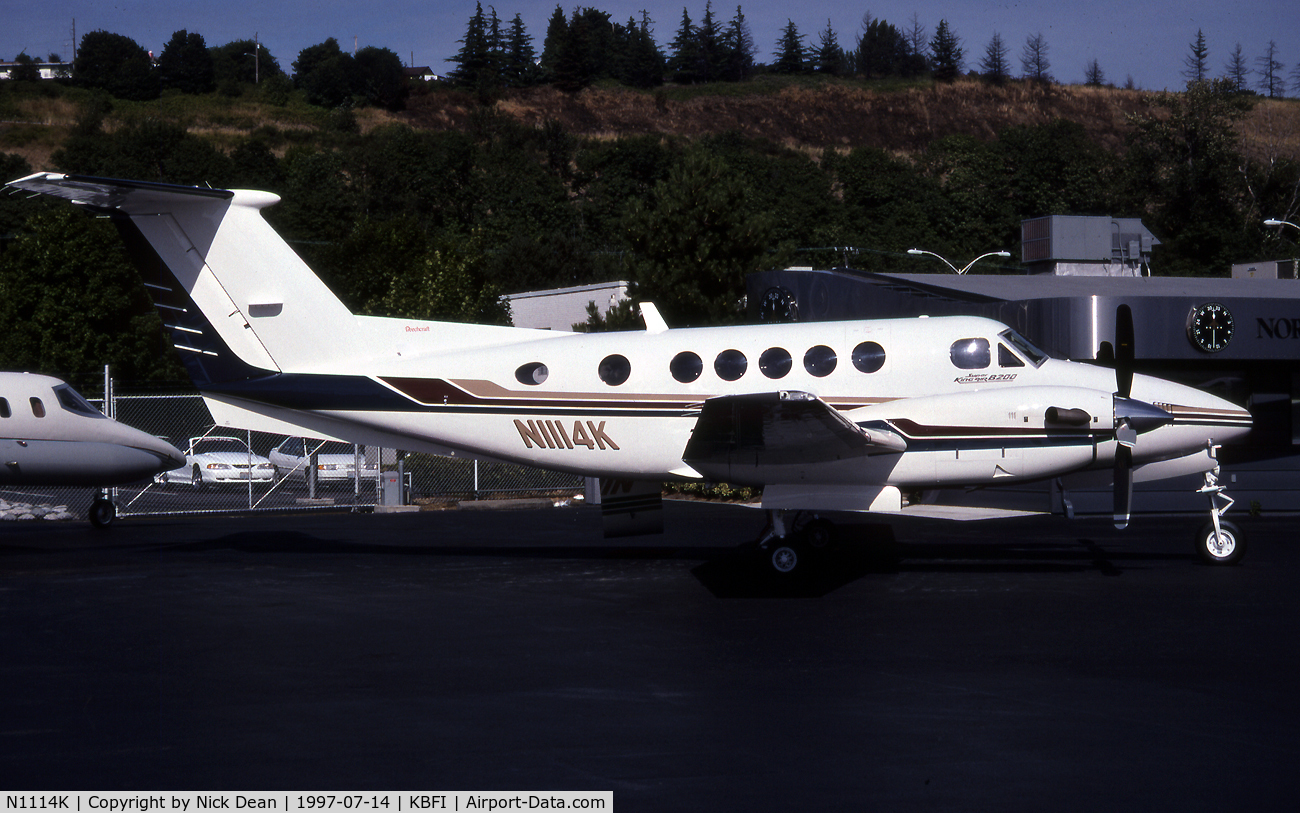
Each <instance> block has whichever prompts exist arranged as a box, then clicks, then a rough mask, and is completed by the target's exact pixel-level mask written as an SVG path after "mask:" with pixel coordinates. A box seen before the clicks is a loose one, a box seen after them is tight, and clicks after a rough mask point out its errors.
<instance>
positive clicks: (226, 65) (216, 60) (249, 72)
mask: <svg viewBox="0 0 1300 813" xmlns="http://www.w3.org/2000/svg"><path fill="white" fill-rule="evenodd" d="M209 52H210V53H211V54H212V68H213V74H214V80H215V81H216V84H217V86H218V87H219V88H221V90H222V92H224V93H230V94H232V95H234V94H235V93H237V91H238V88H239V86H241V85H253V84H261V83H262V82H266V81H276V80H278V79H282V78H284V69H283V68H281V67H280V61H279V60H277V59H276V58H275V55H274V54H272V53H271V51H270V49H268V48H267V47H266V46H265V45H263V44H261V43H259V42H256V41H254V40H235V41H234V42H228V43H226V44H225V45H219V46H217V47H215V48H211V49H209Z"/></svg>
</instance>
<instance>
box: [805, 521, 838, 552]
mask: <svg viewBox="0 0 1300 813" xmlns="http://www.w3.org/2000/svg"><path fill="white" fill-rule="evenodd" d="M834 537H835V524H834V523H832V522H831V521H830V520H828V519H814V520H813V521H812V522H809V523H808V524H807V525H805V526H804V529H803V538H804V541H805V542H807V543H808V544H809V545H810V546H811V547H814V548H817V549H818V550H821V549H822V548H825V547H826V546H827V545H829V544H830V543H831V540H832V539H834Z"/></svg>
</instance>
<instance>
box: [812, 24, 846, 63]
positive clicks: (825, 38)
mask: <svg viewBox="0 0 1300 813" xmlns="http://www.w3.org/2000/svg"><path fill="white" fill-rule="evenodd" d="M845 62H846V60H845V56H844V49H843V48H841V47H840V41H839V37H837V36H836V35H835V29H834V28H832V27H831V21H830V20H829V19H827V20H826V28H825V29H824V30H823V31H822V32H821V34H820V35H818V38H817V48H816V50H815V51H813V58H812V64H813V70H814V71H815V72H816V73H821V74H826V75H827V76H839V75H840V74H842V73H844V71H845Z"/></svg>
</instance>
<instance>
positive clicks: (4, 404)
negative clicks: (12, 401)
mask: <svg viewBox="0 0 1300 813" xmlns="http://www.w3.org/2000/svg"><path fill="white" fill-rule="evenodd" d="M12 414H13V413H12V412H10V411H9V399H7V398H0V418H8V417H9V416H10V415H12Z"/></svg>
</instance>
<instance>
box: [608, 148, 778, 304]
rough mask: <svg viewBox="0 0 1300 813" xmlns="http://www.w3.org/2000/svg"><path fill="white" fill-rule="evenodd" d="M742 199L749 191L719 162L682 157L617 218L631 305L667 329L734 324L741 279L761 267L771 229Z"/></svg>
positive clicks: (697, 154) (697, 153) (696, 154)
mask: <svg viewBox="0 0 1300 813" xmlns="http://www.w3.org/2000/svg"><path fill="white" fill-rule="evenodd" d="M750 198H751V189H750V187H749V185H748V184H746V183H744V182H743V181H741V180H739V179H737V178H736V176H735V174H734V173H733V172H732V171H731V169H730V168H729V167H728V166H727V165H726V163H725V162H723V161H722V160H720V159H718V158H717V157H715V156H712V155H709V154H708V153H707V152H705V151H703V150H699V149H696V150H692V151H690V152H688V153H687V154H686V156H685V157H684V158H683V160H682V162H681V163H680V164H678V165H677V166H676V167H675V168H674V169H673V170H672V171H671V172H670V173H669V176H668V178H667V179H666V180H664V181H662V182H660V183H659V184H657V185H656V186H655V188H654V190H653V191H652V193H651V195H650V198H649V200H646V201H642V200H638V201H635V202H633V203H632V205H631V207H630V208H629V209H628V212H627V214H626V216H625V218H624V221H623V228H624V236H625V239H626V241H627V244H628V246H629V248H631V250H632V252H633V255H632V258H631V259H630V261H629V263H628V267H629V270H630V272H631V276H632V281H634V282H635V283H636V284H637V290H638V296H639V298H640V299H641V300H642V301H647V300H648V301H653V302H654V303H655V304H656V305H657V306H658V307H659V310H660V312H661V313H663V315H664V318H665V319H667V320H668V322H669V323H670V324H674V325H692V326H701V325H709V324H726V323H731V322H735V321H736V320H737V319H739V318H740V316H741V312H740V309H739V306H738V303H739V301H740V298H741V296H742V295H743V294H744V290H745V276H746V275H747V274H749V273H751V272H754V271H757V270H759V269H760V267H761V266H762V260H763V258H764V256H765V255H766V253H767V250H768V248H769V247H770V243H771V232H772V225H773V223H772V218H771V217H770V216H768V215H766V214H762V213H758V212H754V211H753V210H752V209H751V207H750V206H749V205H748V201H749V200H750Z"/></svg>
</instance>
